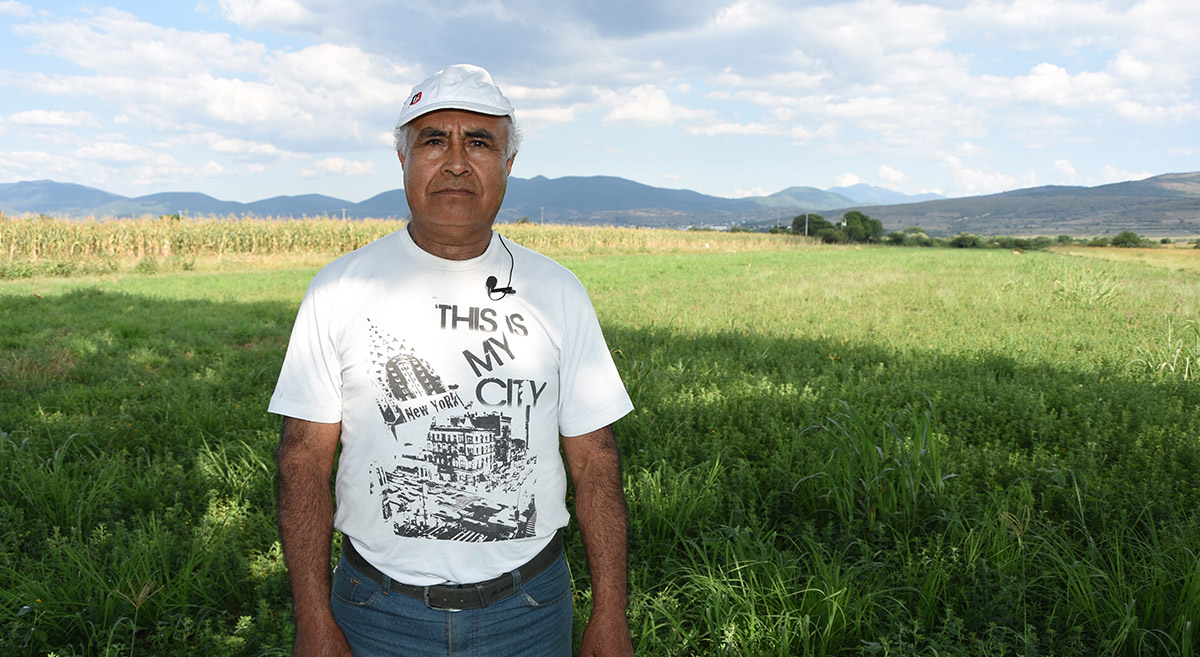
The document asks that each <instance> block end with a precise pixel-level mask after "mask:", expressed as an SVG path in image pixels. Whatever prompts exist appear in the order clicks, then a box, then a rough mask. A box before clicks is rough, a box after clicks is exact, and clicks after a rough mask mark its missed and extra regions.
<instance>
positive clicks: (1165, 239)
mask: <svg viewBox="0 0 1200 657" xmlns="http://www.w3.org/2000/svg"><path fill="white" fill-rule="evenodd" d="M1158 243H1159V244H1174V243H1175V240H1173V239H1171V238H1169V237H1164V238H1162V239H1161V240H1159V241H1158Z"/></svg>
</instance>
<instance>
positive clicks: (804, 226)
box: [792, 212, 833, 235]
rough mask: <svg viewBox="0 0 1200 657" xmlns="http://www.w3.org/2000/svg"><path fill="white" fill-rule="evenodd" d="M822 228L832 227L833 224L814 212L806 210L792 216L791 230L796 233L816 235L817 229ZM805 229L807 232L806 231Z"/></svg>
mask: <svg viewBox="0 0 1200 657" xmlns="http://www.w3.org/2000/svg"><path fill="white" fill-rule="evenodd" d="M823 228H833V224H831V223H829V220H827V219H826V218H825V217H822V216H821V215H819V214H816V213H815V212H807V213H805V214H800V215H796V216H795V217H793V218H792V232H793V233H795V234H797V235H816V234H817V231H820V230H821V229H823ZM805 230H807V231H808V232H807V233H806V232H805Z"/></svg>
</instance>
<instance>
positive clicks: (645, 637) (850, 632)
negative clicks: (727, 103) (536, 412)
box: [0, 226, 1200, 657]
mask: <svg viewBox="0 0 1200 657" xmlns="http://www.w3.org/2000/svg"><path fill="white" fill-rule="evenodd" d="M517 228H518V227H516V226H514V227H512V229H513V231H514V232H513V233H511V235H510V236H511V237H512V238H513V239H514V240H516V241H519V242H523V243H526V242H531V241H532V242H536V246H538V247H539V248H541V249H542V250H544V251H547V252H549V253H550V254H552V255H555V256H557V257H558V258H559V259H560V260H561V261H562V262H564V263H565V264H567V265H568V266H569V267H571V268H572V269H573V270H574V271H575V272H576V273H577V274H578V275H579V276H580V278H581V279H582V280H583V281H584V282H585V283H586V284H587V285H588V287H589V290H590V292H591V295H592V298H593V301H594V302H595V305H596V308H597V312H598V313H599V315H600V318H601V322H602V324H603V325H604V328H605V332H606V336H607V338H608V341H609V346H610V348H611V349H612V351H613V354H614V358H615V360H616V362H617V365H618V367H619V369H620V370H621V373H622V376H623V377H624V380H625V382H626V384H627V387H628V389H629V391H630V393H631V395H632V397H633V399H634V403H635V404H636V406H637V408H636V410H635V411H634V412H633V413H632V414H631V415H630V416H629V417H627V418H626V419H624V420H622V421H621V422H619V423H618V424H617V426H616V427H615V430H616V434H617V438H618V441H619V444H620V447H621V450H622V454H623V459H624V485H625V490H626V494H627V497H628V500H629V506H630V515H631V540H630V543H631V548H632V558H631V572H630V581H631V591H632V594H631V601H630V602H631V604H630V612H629V617H630V623H631V627H632V628H633V632H634V641H635V644H636V647H637V648H638V651H639V652H640V654H647V655H709V654H711V655H723V654H739V655H740V654H753V655H760V654H762V655H797V654H804V655H818V656H821V655H947V654H952V655H980V656H983V655H989V656H990V655H1056V656H1064V657H1065V656H1076V655H1078V656H1083V655H1087V656H1089V657H1090V656H1093V655H1186V654H1191V652H1192V651H1194V649H1195V647H1196V644H1197V640H1198V638H1200V637H1198V635H1197V631H1198V630H1197V619H1198V618H1200V561H1198V560H1197V553H1196V549H1197V547H1196V546H1198V545H1200V513H1198V512H1197V509H1200V492H1198V491H1200V417H1198V416H1197V414H1196V409H1197V408H1198V407H1200V386H1197V383H1196V380H1195V378H1194V376H1183V375H1181V374H1180V372H1179V371H1171V370H1170V369H1169V368H1162V367H1157V366H1150V365H1149V363H1153V361H1155V360H1156V359H1158V358H1161V357H1162V355H1164V354H1167V351H1166V350H1167V349H1168V348H1169V347H1170V346H1171V345H1173V344H1176V343H1177V342H1178V341H1179V340H1184V342H1183V343H1181V344H1183V345H1189V348H1190V342H1187V340H1190V338H1191V334H1189V333H1187V330H1189V327H1192V326H1193V324H1189V322H1195V321H1196V319H1197V317H1200V285H1198V284H1197V283H1200V279H1197V277H1196V273H1194V272H1192V271H1180V270H1179V268H1176V267H1162V266H1159V265H1155V264H1146V263H1141V262H1137V261H1106V260H1098V259H1085V258H1071V257H1068V256H1064V255H1057V254H1050V253H1026V254H1023V255H1017V254H1012V253H1009V252H997V251H986V252H984V251H973V250H945V249H911V250H910V249H888V248H871V247H866V248H862V249H855V248H852V247H848V248H844V247H817V246H808V245H806V244H805V243H803V242H799V241H797V240H794V239H793V240H788V241H778V242H772V243H770V244H768V245H766V246H763V247H762V248H757V249H756V248H754V246H753V244H751V243H748V242H728V243H726V242H722V240H724V239H729V240H734V239H740V238H739V237H738V236H722V235H716V234H676V233H662V238H661V239H662V244H661V245H655V244H654V236H655V235H659V234H660V233H659V232H658V231H629V232H627V233H626V232H618V233H603V232H601V231H600V229H596V231H597V232H596V233H594V234H595V235H597V236H599V235H606V236H607V237H604V238H599V237H598V238H597V241H599V242H601V243H604V244H607V245H608V246H604V247H603V248H601V249H594V248H593V247H592V246H591V245H590V244H589V243H588V239H587V236H588V235H589V232H588V231H586V230H582V231H581V230H580V229H562V230H561V231H560V232H558V233H553V231H551V230H548V227H540V226H532V227H521V229H522V230H528V231H530V232H529V233H528V234H520V235H518V233H517V232H516V230H517ZM506 230H508V228H507V227H506ZM555 230H557V229H555ZM539 231H540V232H539ZM552 234H557V235H560V236H561V239H562V242H561V243H559V242H556V241H554V239H551V237H550V235H552ZM680 235H682V236H683V237H682V238H681V237H680ZM538 240H544V241H543V242H538ZM603 240H611V241H610V242H604V241H603ZM621 240H628V241H621ZM639 240H641V241H640V242H639ZM677 240H685V241H677ZM704 244H707V245H708V246H709V248H704V247H703V246H702V245H704ZM1162 251H1163V252H1167V250H1162ZM172 255H178V254H177V253H175V252H173V253H172ZM114 257H115V256H114ZM142 257H145V254H143V256H142ZM155 257H156V259H157V260H156V261H157V264H158V265H159V267H158V269H157V272H156V273H154V272H149V271H143V272H136V271H133V270H132V269H125V268H121V269H118V270H117V271H111V272H106V273H102V274H100V275H95V274H90V273H89V274H87V275H81V276H75V277H53V276H49V275H48V274H45V273H43V274H39V275H38V276H34V277H26V278H22V279H20V280H16V281H8V282H3V283H0V476H3V477H4V479H5V482H6V485H5V486H4V487H3V488H2V489H0V654H4V655H48V654H51V653H53V654H56V655H194V654H205V655H217V656H227V655H229V656H232V655H270V654H287V653H288V651H289V650H290V642H291V639H292V636H293V629H292V619H291V611H290V599H289V595H288V591H287V586H286V578H285V574H284V570H283V564H282V558H281V554H280V549H279V544H278V538H277V534H276V530H275V524H274V483H273V478H274V457H273V455H274V450H275V447H276V444H277V431H278V419H277V418H274V417H271V416H269V415H268V414H267V413H266V410H265V408H266V401H267V399H268V397H269V395H270V393H271V390H272V388H273V386H274V381H275V377H276V375H277V373H278V368H279V365H280V363H281V361H282V357H283V352H284V349H285V347H286V341H287V337H288V334H289V331H290V326H291V322H292V319H293V318H294V315H295V311H296V307H297V304H298V302H299V299H300V297H301V295H302V294H303V290H304V287H305V285H306V284H307V281H308V279H309V278H310V277H311V276H312V274H313V273H315V268H314V267H312V266H300V267H297V266H287V267H283V268H278V269H267V270H256V271H226V272H220V273H215V272H211V271H204V270H203V267H202V266H199V265H198V266H197V267H196V269H195V270H192V271H187V270H184V269H182V268H180V269H175V268H172V267H170V266H165V263H166V262H167V260H166V258H167V257H169V256H164V255H163V254H162V253H161V252H160V253H157V254H155ZM188 257H191V256H188ZM1172 257H1174V256H1172ZM81 260H82V261H88V260H87V258H83V259H81ZM201 264H202V263H201ZM1156 344H1159V345H1160V346H1159V347H1155V345H1156ZM1162 345H1165V346H1162ZM1148 349H1158V351H1147V350H1148ZM1177 369H1178V368H1177ZM1191 371H1193V372H1194V370H1191ZM568 545H569V548H568V558H569V559H570V561H571V563H572V566H573V569H572V571H573V573H575V577H576V579H577V580H578V582H577V583H578V584H579V585H580V586H579V587H578V589H577V590H578V591H579V593H577V595H576V598H577V599H576V602H577V605H576V616H577V619H578V622H579V623H582V621H583V619H584V618H586V614H587V610H588V606H589V604H590V598H589V596H588V594H587V589H586V586H585V585H586V568H585V567H584V556H583V550H582V548H581V546H580V545H579V542H578V538H577V536H576V535H575V534H574V532H573V530H570V531H569V541H568ZM580 628H581V626H580Z"/></svg>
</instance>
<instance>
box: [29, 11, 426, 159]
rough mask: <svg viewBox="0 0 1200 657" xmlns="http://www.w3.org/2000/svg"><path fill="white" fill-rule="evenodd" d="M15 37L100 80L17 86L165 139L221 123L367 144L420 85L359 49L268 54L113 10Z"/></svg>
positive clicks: (59, 78) (409, 73) (45, 78)
mask: <svg viewBox="0 0 1200 657" xmlns="http://www.w3.org/2000/svg"><path fill="white" fill-rule="evenodd" d="M239 7H240V8H238V9H237V11H241V12H251V10H252V9H253V10H255V11H258V10H261V11H266V9H267V8H266V7H259V8H258V9H254V8H253V7H249V6H240V5H239ZM234 9H235V8H233V7H231V8H230V11H234ZM239 15H242V14H239ZM246 15H249V14H246ZM14 31H15V32H17V33H18V34H20V35H21V36H23V37H25V38H27V39H31V40H33V41H34V46H33V50H35V51H36V52H40V53H44V54H48V55H53V56H56V57H59V58H61V59H64V60H67V61H70V62H72V63H74V64H77V65H78V66H81V67H84V68H87V69H91V70H94V71H95V72H96V73H94V74H90V75H64V74H34V75H29V76H27V77H25V78H24V79H23V80H21V81H20V82H19V84H21V85H22V86H25V87H26V88H28V89H30V90H32V91H35V92H38V93H43V94H48V95H53V96H62V97H72V98H77V97H79V96H85V97H92V98H97V99H101V100H103V101H105V102H109V103H113V104H115V105H117V106H118V107H119V108H120V109H121V111H120V112H119V113H118V117H119V118H118V119H116V120H117V121H118V122H126V123H134V124H137V125H141V126H147V127H152V128H155V129H159V130H163V131H175V130H177V129H178V126H180V125H183V124H186V123H189V122H197V123H211V122H214V121H215V122H218V123H224V124H227V125H230V126H236V127H240V128H242V129H243V130H245V131H247V132H246V134H258V135H263V136H274V137H279V136H284V137H285V138H289V139H294V140H296V141H297V142H304V141H309V142H311V141H312V140H314V139H317V140H319V139H321V138H333V137H336V138H338V139H342V140H345V139H357V140H359V141H364V142H365V141H368V140H372V139H373V138H374V136H375V131H374V130H371V131H368V130H366V129H364V122H368V123H371V124H375V123H379V124H383V123H386V122H388V121H390V120H391V115H392V114H394V112H395V106H396V102H397V101H396V99H397V98H402V97H404V96H405V95H406V94H407V91H408V89H409V87H410V86H411V84H412V82H413V81H414V80H413V78H415V77H416V76H415V74H414V69H412V68H406V67H403V66H400V65H397V64H395V63H393V62H391V61H388V60H386V59H384V58H381V57H379V56H376V55H371V54H368V53H366V52H364V51H362V50H360V49H358V48H356V47H353V46H340V45H335V44H319V45H315V46H311V47H308V48H303V49H301V50H297V51H290V50H283V51H271V50H269V49H268V48H267V47H266V46H264V45H263V44H261V43H255V42H249V41H245V40H234V39H233V38H232V37H230V36H229V35H228V34H216V33H208V32H189V31H181V30H175V29H169V28H162V27H158V26H155V25H150V24H148V23H145V22H144V21H141V20H139V19H137V18H136V17H134V16H132V15H130V14H127V13H124V12H120V11H117V10H112V9H105V10H102V11H101V12H100V13H98V14H97V15H94V16H89V17H87V18H83V19H78V20H60V21H47V22H43V23H37V24H27V25H20V26H16V27H15V28H14ZM385 117H386V118H385Z"/></svg>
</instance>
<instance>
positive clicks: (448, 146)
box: [400, 109, 513, 243]
mask: <svg viewBox="0 0 1200 657" xmlns="http://www.w3.org/2000/svg"><path fill="white" fill-rule="evenodd" d="M508 126H509V120H508V118H507V117H503V116H489V115H487V114H477V113H475V112H467V111H463V110H456V109H447V110H438V111H436V112H430V113H428V114H424V115H422V116H419V117H417V118H416V119H414V120H413V122H412V124H411V126H410V131H409V138H410V148H409V153H408V156H407V157H405V155H404V153H403V152H402V153H400V163H401V164H402V165H403V167H404V194H405V196H407V197H408V206H409V209H410V210H411V211H412V223H413V224H414V227H416V228H418V229H419V230H421V231H424V232H425V233H428V234H436V235H437V236H438V237H439V238H440V239H442V240H457V239H461V240H463V241H464V242H465V241H467V240H470V239H479V236H480V235H481V234H482V233H486V232H488V231H490V230H491V226H492V222H493V221H494V220H495V218H496V213H498V212H499V211H500V204H501V202H503V201H504V190H505V188H506V187H507V185H508V174H509V172H510V171H512V163H513V161H512V158H506V157H505V149H506V147H507V144H508ZM443 243H447V242H443Z"/></svg>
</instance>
